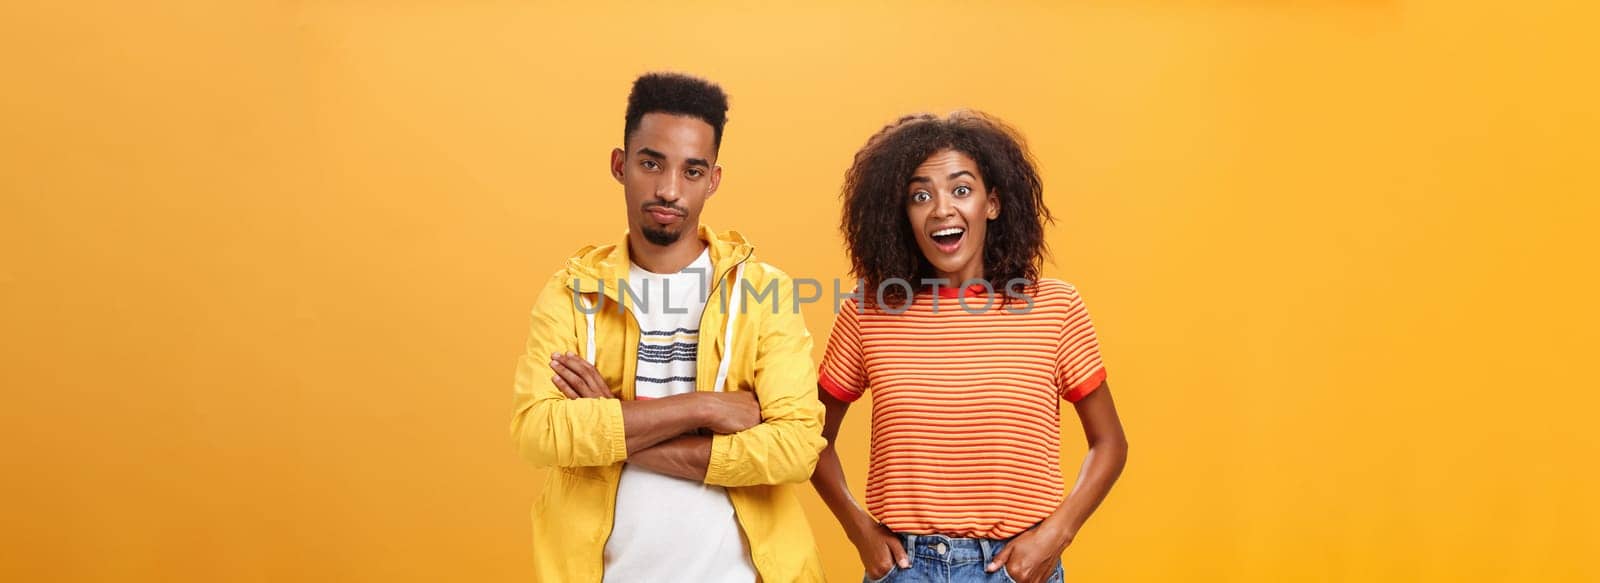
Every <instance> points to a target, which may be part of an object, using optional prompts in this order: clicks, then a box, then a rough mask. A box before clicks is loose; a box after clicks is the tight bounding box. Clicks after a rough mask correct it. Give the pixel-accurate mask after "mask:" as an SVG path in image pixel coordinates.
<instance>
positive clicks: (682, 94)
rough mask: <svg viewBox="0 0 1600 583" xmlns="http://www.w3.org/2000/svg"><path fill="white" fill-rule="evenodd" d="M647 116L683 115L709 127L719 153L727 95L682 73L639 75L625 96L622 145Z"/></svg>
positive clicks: (702, 81)
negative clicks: (626, 105) (653, 114)
mask: <svg viewBox="0 0 1600 583" xmlns="http://www.w3.org/2000/svg"><path fill="white" fill-rule="evenodd" d="M647 113H670V114H673V115H686V116H689V117H693V118H697V119H699V120H701V121H704V122H706V123H708V124H711V130H712V136H713V148H714V149H715V150H719V151H720V150H721V149H722V127H723V126H724V125H727V123H728V95H727V94H726V93H723V92H722V87H721V86H718V85H717V84H716V83H712V82H710V81H707V80H705V79H701V78H699V77H692V76H689V75H684V74H681V73H645V74H643V75H640V76H639V78H638V79H635V80H634V81H633V90H632V91H630V92H629V93H628V113H627V114H626V116H625V117H624V120H623V124H622V143H624V144H626V143H628V137H629V136H632V135H633V131H634V130H637V129H639V122H640V120H643V119H644V114H647Z"/></svg>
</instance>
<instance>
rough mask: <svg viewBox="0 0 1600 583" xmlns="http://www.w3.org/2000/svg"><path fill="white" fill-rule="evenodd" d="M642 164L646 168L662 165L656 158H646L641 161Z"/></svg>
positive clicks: (652, 168)
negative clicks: (657, 162)
mask: <svg viewBox="0 0 1600 583" xmlns="http://www.w3.org/2000/svg"><path fill="white" fill-rule="evenodd" d="M640 165H641V166H644V169H645V170H655V169H656V168H657V167H659V166H660V165H659V164H656V161H655V160H645V161H644V162H641V163H640Z"/></svg>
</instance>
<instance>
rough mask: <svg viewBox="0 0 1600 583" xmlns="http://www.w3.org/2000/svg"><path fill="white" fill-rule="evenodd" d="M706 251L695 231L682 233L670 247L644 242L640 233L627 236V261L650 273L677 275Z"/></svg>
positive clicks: (704, 244) (703, 242)
mask: <svg viewBox="0 0 1600 583" xmlns="http://www.w3.org/2000/svg"><path fill="white" fill-rule="evenodd" d="M705 250H706V242H705V241H701V240H700V237H699V234H698V233H697V232H695V231H690V232H687V233H684V234H683V236H682V237H679V238H678V240H677V241H674V242H673V243H672V244H671V245H665V246H663V245H657V244H655V243H651V242H649V241H647V240H645V238H644V235H643V234H641V233H637V232H634V233H629V234H628V259H629V260H631V261H633V264H634V265H638V266H639V267H640V268H642V269H644V270H645V271H648V272H651V273H677V272H679V271H683V268H685V267H688V266H689V264H690V263H694V260H695V258H697V257H699V256H700V254H701V253H703V252H705Z"/></svg>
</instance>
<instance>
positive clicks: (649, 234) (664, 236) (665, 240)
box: [639, 227, 683, 247]
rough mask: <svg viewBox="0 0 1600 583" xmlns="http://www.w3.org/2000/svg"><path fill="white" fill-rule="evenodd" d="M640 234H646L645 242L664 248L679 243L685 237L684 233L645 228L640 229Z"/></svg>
mask: <svg viewBox="0 0 1600 583" xmlns="http://www.w3.org/2000/svg"><path fill="white" fill-rule="evenodd" d="M639 232H641V233H643V234H644V240H646V241H649V242H651V243H653V244H656V245H660V246H662V247H666V246H667V245H671V244H673V243H677V242H678V239H679V238H681V237H683V232H682V231H669V230H666V229H661V228H655V227H645V228H643V229H639Z"/></svg>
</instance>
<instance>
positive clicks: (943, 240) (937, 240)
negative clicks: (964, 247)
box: [928, 227, 967, 253]
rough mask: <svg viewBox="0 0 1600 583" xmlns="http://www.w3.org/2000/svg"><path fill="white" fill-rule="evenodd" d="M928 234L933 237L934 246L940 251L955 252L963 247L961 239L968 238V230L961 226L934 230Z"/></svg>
mask: <svg viewBox="0 0 1600 583" xmlns="http://www.w3.org/2000/svg"><path fill="white" fill-rule="evenodd" d="M928 236H929V237H930V238H932V239H933V244H934V246H937V247H938V248H939V250H940V251H944V252H945V253H954V252H955V250H956V249H959V248H961V240H962V239H964V238H966V236H967V230H966V229H963V228H961V227H949V228H945V229H939V230H937V231H934V232H933V233H932V234H930V235H928Z"/></svg>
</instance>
